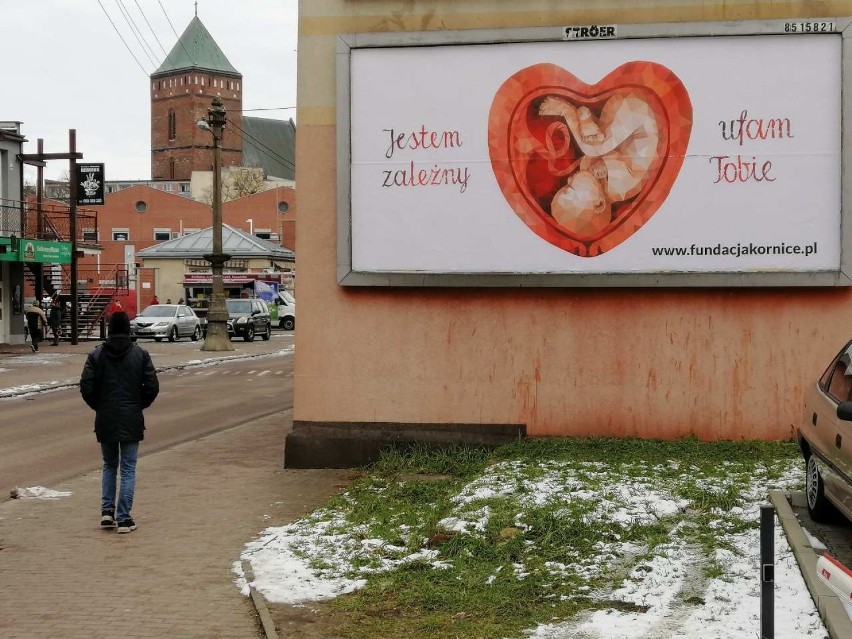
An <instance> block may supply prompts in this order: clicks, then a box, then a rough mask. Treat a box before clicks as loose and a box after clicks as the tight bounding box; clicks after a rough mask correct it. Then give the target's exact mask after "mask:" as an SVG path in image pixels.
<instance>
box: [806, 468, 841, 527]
mask: <svg viewBox="0 0 852 639" xmlns="http://www.w3.org/2000/svg"><path fill="white" fill-rule="evenodd" d="M805 497H807V502H808V513H810V515H811V519H813V520H814V521H829V520H831V519H832V518H833V517H834V516H835V513H836V512H837V509H836V508H835V507H834V504H832V503H831V502H830V501H828V499H826V497H825V484H824V483H823V481H822V476H821V475H820V474H819V467H818V466H817V463H816V458H815V457H814V456H813V455H811V456H810V457H808V461H807V464H806V466H805Z"/></svg>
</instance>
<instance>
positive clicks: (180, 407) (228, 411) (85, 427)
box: [0, 352, 293, 501]
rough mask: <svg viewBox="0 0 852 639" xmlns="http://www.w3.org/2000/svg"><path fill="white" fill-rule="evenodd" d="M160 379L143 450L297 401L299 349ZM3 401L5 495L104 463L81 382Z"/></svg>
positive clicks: (0, 439)
mask: <svg viewBox="0 0 852 639" xmlns="http://www.w3.org/2000/svg"><path fill="white" fill-rule="evenodd" d="M159 379H160V395H159V397H158V398H157V401H156V402H155V403H154V405H153V406H152V407H151V408H149V409H148V410H147V411H145V423H146V426H147V430H146V435H145V441H144V442H143V443H142V446H141V448H140V456H144V455H146V454H150V453H152V452H154V451H157V450H162V449H164V448H168V447H170V446H173V445H175V444H178V443H181V442H185V441H189V440H192V439H196V438H198V437H202V436H204V435H207V434H209V433H214V432H217V431H221V430H225V429H228V428H232V427H234V426H238V425H240V424H243V423H245V422H247V421H250V420H253V419H256V418H259V417H263V416H265V415H269V414H271V413H274V412H278V411H282V410H285V409H287V408H292V406H293V354H292V352H291V353H287V354H281V355H274V356H269V357H263V358H256V359H248V360H237V361H231V362H219V363H216V364H212V365H208V366H195V367H189V368H185V369H174V370H169V371H165V372H161V373H160V374H159ZM0 408H2V417H0V501H6V500H7V499H9V492H10V490H11V489H12V488H15V487H16V486H18V487H27V486H44V487H47V488H50V487H51V485H52V484H55V483H57V482H59V481H61V480H63V479H68V478H71V477H77V476H79V475H82V474H84V473H87V472H89V471H92V470H96V469H97V468H99V467H100V449H99V447H98V445H97V443H96V441H95V436H94V433H93V432H92V430H93V425H94V413H93V412H92V411H91V410H90V409H89V408H88V407H87V406H86V405H85V404H84V403H83V400H82V399H81V398H80V393H79V390H78V389H77V388H70V389H67V390H62V391H54V392H48V393H37V394H33V395H29V396H25V397H21V398H16V399H6V400H4V401H3V402H2V407H0ZM282 428H283V425H282ZM282 446H283V436H282ZM282 463H283V448H282Z"/></svg>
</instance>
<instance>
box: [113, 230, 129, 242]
mask: <svg viewBox="0 0 852 639" xmlns="http://www.w3.org/2000/svg"><path fill="white" fill-rule="evenodd" d="M112 239H113V241H114V242H127V241H128V240H129V239H130V229H113V230H112Z"/></svg>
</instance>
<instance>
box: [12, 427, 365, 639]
mask: <svg viewBox="0 0 852 639" xmlns="http://www.w3.org/2000/svg"><path fill="white" fill-rule="evenodd" d="M291 424H292V414H291V411H286V412H284V413H281V414H276V415H272V416H269V417H266V418H264V419H262V420H258V421H256V422H254V423H250V424H246V425H245V426H241V427H238V428H235V429H232V430H229V431H225V432H222V433H218V434H216V435H211V436H208V437H206V438H203V439H201V440H196V441H194V442H189V443H186V444H182V445H180V446H177V447H175V448H172V449H169V450H167V451H163V452H159V453H155V454H153V455H150V456H145V455H144V443H143V445H142V448H141V449H140V451H141V454H142V457H141V458H140V460H139V468H138V484H137V493H136V501H135V504H134V507H133V515H134V518H135V519H136V522H137V524H138V526H139V528H138V530H136V531H135V532H133V533H130V534H128V535H120V536H119V535H118V534H116V533H115V532H114V531H112V532H109V531H104V530H101V529H100V526H99V518H100V511H99V500H100V472H99V471H96V472H91V473H88V474H87V475H85V476H83V477H80V478H77V479H73V480H70V481H67V482H64V483H62V484H61V485H57V486H49V487H48V488H52V489H54V490H58V491H68V492H71V495H70V496H68V497H61V498H59V499H55V500H41V499H26V500H13V501H7V502H5V503H0V593H2V594H0V638H2V639H13V638H14V639H48V638H51V639H53V638H56V637H62V638H63V639H91V638H92V637H99V636H119V637H124V638H127V639H135V638H142V637H145V638H148V637H151V638H154V637H157V638H159V637H180V638H181V639H191V638H198V639H202V638H203V639H211V638H223V639H224V638H235V639H236V638H240V639H242V638H253V637H262V636H263V635H262V632H261V628H260V624H259V622H258V620H257V615H256V614H255V611H254V608H253V606H252V603H251V600H250V599H249V598H248V597H244V596H243V595H241V594H240V592H239V590H238V589H237V587H236V585H234V583H233V579H234V576H235V575H234V574H233V572H232V563H233V562H234V561H237V560H239V556H240V553H241V551H242V548H243V545H244V544H245V543H246V542H248V541H251V540H252V539H254V538H255V537H256V536H257V535H258V533H259V532H261V531H262V530H263V529H264V528H266V527H268V526H281V525H284V524H286V523H288V522H290V521H293V520H295V519H297V518H298V517H300V516H302V515H304V514H306V513H308V512H310V511H311V510H313V509H314V508H316V507H318V506H319V505H321V504H322V503H323V502H324V501H325V500H326V499H327V498H328V497H329V496H331V495H333V494H335V493H336V492H338V491H339V490H340V489H341V488H342V487H343V486H344V485H345V483H346V482H347V479H348V475H349V471H340V470H336V471H325V470H298V471H297V470H285V469H283V468H282V459H283V456H282V451H283V442H284V436H285V434H286V432H287V430H288V429H289V428H290V427H291ZM93 462H94V460H93ZM4 497H5V496H4Z"/></svg>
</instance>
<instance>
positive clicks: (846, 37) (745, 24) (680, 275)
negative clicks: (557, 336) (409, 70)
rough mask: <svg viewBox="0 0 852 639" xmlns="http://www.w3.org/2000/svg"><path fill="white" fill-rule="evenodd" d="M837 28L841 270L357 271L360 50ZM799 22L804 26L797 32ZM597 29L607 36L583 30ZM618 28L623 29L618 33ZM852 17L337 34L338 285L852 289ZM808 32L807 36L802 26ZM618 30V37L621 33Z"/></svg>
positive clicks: (776, 33)
mask: <svg viewBox="0 0 852 639" xmlns="http://www.w3.org/2000/svg"><path fill="white" fill-rule="evenodd" d="M823 23H830V24H831V25H832V28H831V29H827V30H821V31H818V33H825V34H839V35H840V36H841V49H842V50H841V69H840V73H841V96H842V97H841V114H840V116H841V131H842V139H841V178H840V188H841V193H840V201H841V215H840V229H839V231H840V266H839V268H838V269H836V270H826V271H808V272H795V271H785V272H772V271H747V272H701V273H698V272H696V273H691V272H642V273H527V272H517V273H482V272H477V273H434V272H428V273H427V272H417V271H385V272H375V271H355V270H353V267H352V207H351V186H352V185H351V177H350V170H351V124H352V118H351V93H350V92H351V77H350V76H351V55H352V51H353V50H356V49H366V48H399V47H430V46H447V45H460V46H463V45H481V44H506V43H531V42H564V41H566V40H570V41H575V40H584V39H585V40H599V39H606V40H630V39H647V38H681V37H714V36H760V35H790V36H795V35H808V34H811V33H814V32H813V31H806V30H805V28H806V27H805V26H804V25H815V24H823ZM791 25H796V26H795V29H796V31H795V32H791V31H790V29H791ZM585 27H595V29H596V30H597V31H598V33H599V34H601V35H600V36H599V37H591V36H588V37H584V35H587V33H588V32H585V34H583V35H580V34H581V33H582V32H580V31H579V30H580V29H585ZM612 27H615V29H612ZM850 27H852V17H848V16H844V17H828V18H790V19H780V20H741V21H712V22H677V23H652V24H617V25H604V28H603V29H601V26H600V25H565V26H559V27H530V28H511V29H473V30H460V31H425V32H398V33H350V34H340V35H338V37H337V51H336V67H337V69H336V70H337V87H336V88H337V282H338V284H339V285H341V286H368V287H369V286H373V287H375V286H379V287H386V286H391V287H393V286H406V287H523V288H538V287H563V288H572V287H584V288H594V287H629V288H641V287H687V288H693V287H695V288H698V287H844V286H852V171H846V167H847V166H852V100H849V99H847V98H846V96H847V95H852V93H850V91H852V73H849V74H847V73H846V70H847V69H852V43H850V38H852V28H850ZM800 28H801V29H802V30H801V31H800V30H799V29H800ZM613 31H615V35H613V33H612V32H613ZM578 35H580V37H577V36H578Z"/></svg>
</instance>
